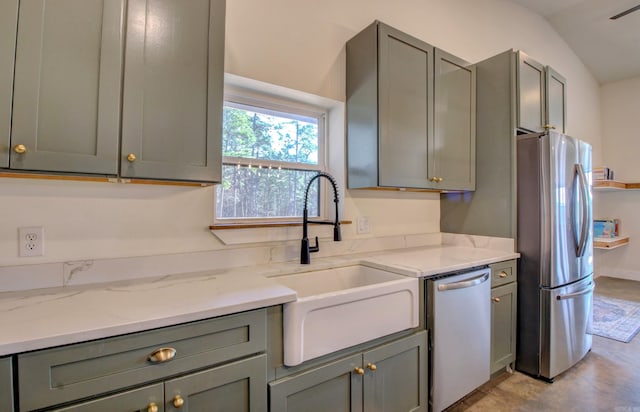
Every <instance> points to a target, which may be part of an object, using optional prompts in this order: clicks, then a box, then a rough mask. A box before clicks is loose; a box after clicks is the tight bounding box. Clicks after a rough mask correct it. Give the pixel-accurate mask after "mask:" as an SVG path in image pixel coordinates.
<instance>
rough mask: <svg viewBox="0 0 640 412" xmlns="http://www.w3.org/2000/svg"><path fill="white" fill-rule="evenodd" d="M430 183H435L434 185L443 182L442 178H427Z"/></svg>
mask: <svg viewBox="0 0 640 412" xmlns="http://www.w3.org/2000/svg"><path fill="white" fill-rule="evenodd" d="M429 180H430V181H432V182H435V183H440V182H442V181H443V180H444V178H442V177H431V178H429Z"/></svg>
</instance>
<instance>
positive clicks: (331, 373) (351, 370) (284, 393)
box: [269, 354, 362, 412]
mask: <svg viewBox="0 0 640 412" xmlns="http://www.w3.org/2000/svg"><path fill="white" fill-rule="evenodd" d="M359 367H362V355H361V354H358V355H353V356H350V357H347V358H343V359H340V360H338V361H335V362H332V363H329V364H327V365H324V366H321V367H319V368H315V369H311V370H309V371H306V372H303V373H300V374H298V375H294V376H291V377H288V378H284V379H281V380H279V381H276V382H272V383H270V384H269V395H270V405H269V406H270V408H269V410H270V411H271V412H285V411H286V412H294V411H305V412H324V411H332V412H346V411H361V410H362V378H361V377H360V376H359V375H357V374H356V372H355V368H359Z"/></svg>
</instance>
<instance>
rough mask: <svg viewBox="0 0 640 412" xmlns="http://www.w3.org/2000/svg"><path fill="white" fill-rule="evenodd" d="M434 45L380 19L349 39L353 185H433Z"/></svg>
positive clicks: (349, 148)
mask: <svg viewBox="0 0 640 412" xmlns="http://www.w3.org/2000/svg"><path fill="white" fill-rule="evenodd" d="M432 104H433V47H432V46H430V45H429V44H427V43H425V42H423V41H421V40H418V39H416V38H414V37H411V36H409V35H407V34H405V33H402V32H400V31H398V30H396V29H394V28H392V27H389V26H387V25H385V24H383V23H380V22H374V23H373V24H371V25H370V26H368V27H367V28H365V29H364V30H363V31H362V32H360V33H359V34H358V35H356V36H355V37H354V38H352V39H351V40H349V42H348V43H347V151H348V153H347V158H348V161H347V163H348V175H349V178H348V185H349V188H374V187H407V188H431V187H432V184H433V183H432V182H430V181H429V164H428V160H429V155H428V150H429V148H428V144H429V141H430V140H432V133H433V107H432Z"/></svg>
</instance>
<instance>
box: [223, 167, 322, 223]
mask: <svg viewBox="0 0 640 412" xmlns="http://www.w3.org/2000/svg"><path fill="white" fill-rule="evenodd" d="M316 173H317V172H316V171H303V170H292V169H277V168H271V169H269V168H268V167H262V168H259V167H257V166H252V167H249V166H239V165H223V166H222V175H223V179H222V184H221V185H218V187H217V188H216V190H217V192H216V216H217V217H218V218H258V217H293V216H297V217H300V216H302V210H303V208H304V191H305V188H306V185H307V182H309V181H310V180H311V178H312V177H313V176H315V175H316ZM318 180H319V179H318ZM318 180H316V182H314V184H313V186H312V187H311V189H310V190H309V200H308V205H307V207H308V209H309V216H310V217H311V216H314V217H315V216H318V209H319V208H318V204H319V200H318V184H319V182H318Z"/></svg>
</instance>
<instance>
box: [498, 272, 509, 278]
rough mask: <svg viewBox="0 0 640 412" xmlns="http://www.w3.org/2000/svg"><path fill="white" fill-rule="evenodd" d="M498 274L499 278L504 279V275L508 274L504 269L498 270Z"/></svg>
mask: <svg viewBox="0 0 640 412" xmlns="http://www.w3.org/2000/svg"><path fill="white" fill-rule="evenodd" d="M498 276H500V277H501V278H503V279H504V278H506V277H507V276H509V275H508V274H507V272H505V271H504V270H503V271H502V272H500V274H499V275H498Z"/></svg>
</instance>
